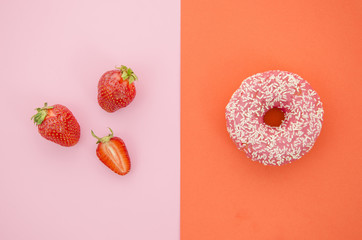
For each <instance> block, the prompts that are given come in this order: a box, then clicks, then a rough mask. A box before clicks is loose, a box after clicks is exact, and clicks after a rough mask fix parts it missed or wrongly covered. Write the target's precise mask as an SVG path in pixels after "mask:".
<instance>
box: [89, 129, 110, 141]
mask: <svg viewBox="0 0 362 240" xmlns="http://www.w3.org/2000/svg"><path fill="white" fill-rule="evenodd" d="M109 130H110V131H111V133H110V134H108V136H105V137H102V138H100V137H97V135H95V134H94V132H93V130H91V134H92V136H93V137H95V138H96V139H97V140H98V141H97V144H98V143H106V142H109V141H110V140H111V139H112V138H113V131H112V129H111V128H109Z"/></svg>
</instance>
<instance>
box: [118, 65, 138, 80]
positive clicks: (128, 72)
mask: <svg viewBox="0 0 362 240" xmlns="http://www.w3.org/2000/svg"><path fill="white" fill-rule="evenodd" d="M116 68H117V69H119V70H121V74H122V78H123V80H127V79H128V82H129V84H131V83H133V82H134V81H136V80H138V77H137V76H136V74H135V73H134V72H133V71H132V69H131V68H127V67H126V66H124V65H121V67H116Z"/></svg>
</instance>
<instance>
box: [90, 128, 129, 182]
mask: <svg viewBox="0 0 362 240" xmlns="http://www.w3.org/2000/svg"><path fill="white" fill-rule="evenodd" d="M109 130H110V131H111V134H109V135H108V136H105V137H102V138H99V137H97V136H96V135H95V134H94V132H93V131H91V133H92V136H93V137H95V138H96V139H97V140H98V141H97V144H98V146H97V150H96V153H97V156H98V158H99V160H101V162H103V163H104V164H105V165H106V166H107V167H108V168H110V169H111V170H112V171H113V172H115V173H117V174H119V175H126V174H127V173H128V172H129V170H130V169H131V161H130V157H129V154H128V151H127V148H126V145H125V144H124V142H123V140H122V139H121V138H119V137H114V136H113V131H112V129H110V128H109Z"/></svg>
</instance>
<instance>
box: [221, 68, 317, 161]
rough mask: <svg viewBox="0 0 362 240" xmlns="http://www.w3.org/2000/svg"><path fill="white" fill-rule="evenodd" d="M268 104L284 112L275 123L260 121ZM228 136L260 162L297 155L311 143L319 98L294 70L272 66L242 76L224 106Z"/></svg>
mask: <svg viewBox="0 0 362 240" xmlns="http://www.w3.org/2000/svg"><path fill="white" fill-rule="evenodd" d="M272 108H280V109H281V110H282V111H283V112H284V121H283V122H282V124H281V125H280V126H279V127H271V126H269V125H266V124H265V123H264V121H263V117H264V115H265V113H266V112H267V111H268V110H270V109H272ZM225 116H226V126H227V130H228V132H229V134H230V137H231V139H232V140H233V141H234V143H235V144H236V146H237V147H238V149H240V150H241V149H243V150H244V151H245V153H246V155H247V157H249V158H251V159H252V160H253V161H259V162H261V163H263V164H264V165H278V166H280V165H282V164H285V163H289V162H291V161H293V160H296V159H299V158H301V157H302V156H303V155H304V154H305V153H307V152H308V151H309V150H310V149H311V148H312V147H313V145H314V143H315V141H316V138H317V137H318V136H319V134H320V131H321V129H322V122H323V107H322V102H321V101H320V98H319V96H318V94H317V93H316V91H314V90H313V88H312V87H311V86H310V85H309V83H308V82H307V81H305V80H304V79H302V78H301V77H300V76H298V75H297V74H294V73H289V72H285V71H279V70H273V71H267V72H263V73H257V74H255V75H253V76H251V77H248V78H247V79H245V80H244V81H243V82H242V83H241V86H240V88H238V89H237V90H236V91H235V93H234V94H233V95H232V97H231V99H230V101H229V103H228V105H227V106H226V113H225Z"/></svg>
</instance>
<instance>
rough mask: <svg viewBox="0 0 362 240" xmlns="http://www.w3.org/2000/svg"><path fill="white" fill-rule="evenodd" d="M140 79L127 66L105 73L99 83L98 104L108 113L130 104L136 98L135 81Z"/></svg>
mask: <svg viewBox="0 0 362 240" xmlns="http://www.w3.org/2000/svg"><path fill="white" fill-rule="evenodd" d="M137 79H138V78H137V76H136V74H135V73H134V72H133V71H132V69H130V68H127V67H126V66H123V65H122V66H121V67H116V70H111V71H108V72H106V73H104V74H103V75H102V77H101V79H100V80H99V82H98V103H99V105H100V106H101V108H103V109H104V110H106V111H107V112H115V111H117V110H118V109H120V108H124V107H126V106H127V105H128V104H130V103H131V102H132V101H133V99H134V98H135V96H136V87H135V85H134V81H136V80H137Z"/></svg>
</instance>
